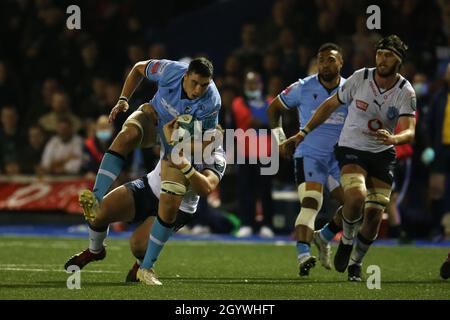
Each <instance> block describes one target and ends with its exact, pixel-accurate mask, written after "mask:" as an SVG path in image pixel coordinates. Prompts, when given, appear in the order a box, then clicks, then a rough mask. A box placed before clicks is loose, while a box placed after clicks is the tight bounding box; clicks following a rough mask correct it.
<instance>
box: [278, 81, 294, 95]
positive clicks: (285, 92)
mask: <svg viewBox="0 0 450 320" xmlns="http://www.w3.org/2000/svg"><path fill="white" fill-rule="evenodd" d="M296 84H298V81H297V82H294V83H293V84H291V85H290V86H289V87H287V88H286V89H284V90H283V92H282V93H283V94H284V95H288V94H289V92H290V91H291V90H292V88H294V86H295V85H296Z"/></svg>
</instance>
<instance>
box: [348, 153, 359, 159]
mask: <svg viewBox="0 0 450 320" xmlns="http://www.w3.org/2000/svg"><path fill="white" fill-rule="evenodd" d="M345 159H348V160H358V156H357V155H354V154H346V155H345Z"/></svg>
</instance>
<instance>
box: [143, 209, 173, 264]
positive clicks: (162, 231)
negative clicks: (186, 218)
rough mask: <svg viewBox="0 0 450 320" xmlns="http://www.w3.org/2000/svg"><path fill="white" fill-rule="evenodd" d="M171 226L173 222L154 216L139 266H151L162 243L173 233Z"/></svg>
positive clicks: (162, 245)
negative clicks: (169, 222)
mask: <svg viewBox="0 0 450 320" xmlns="http://www.w3.org/2000/svg"><path fill="white" fill-rule="evenodd" d="M173 226H174V223H172V224H168V223H165V222H164V221H162V220H161V218H160V217H159V216H157V217H156V220H155V222H154V223H153V226H152V230H151V232H150V239H149V241H148V245H147V251H146V252H145V257H144V261H143V262H142V264H141V268H144V269H151V268H153V265H154V264H155V262H156V260H157V259H158V256H159V254H160V252H161V250H162V249H163V247H164V244H165V243H166V242H167V240H169V238H170V236H171V235H172V233H173Z"/></svg>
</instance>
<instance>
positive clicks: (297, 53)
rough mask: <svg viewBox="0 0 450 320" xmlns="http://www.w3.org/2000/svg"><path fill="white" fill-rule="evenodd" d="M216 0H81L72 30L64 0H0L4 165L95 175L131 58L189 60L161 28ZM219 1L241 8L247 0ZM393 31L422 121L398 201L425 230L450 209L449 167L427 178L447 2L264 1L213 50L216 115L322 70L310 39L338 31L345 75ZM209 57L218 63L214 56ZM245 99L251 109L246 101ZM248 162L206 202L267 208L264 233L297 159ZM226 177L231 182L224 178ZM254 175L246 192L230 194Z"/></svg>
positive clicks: (138, 166) (442, 84)
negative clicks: (265, 11)
mask: <svg viewBox="0 0 450 320" xmlns="http://www.w3.org/2000/svg"><path fill="white" fill-rule="evenodd" d="M221 2H226V1H193V2H192V3H191V5H190V6H188V5H186V4H184V5H179V4H178V3H179V2H178V1H165V4H164V5H161V4H159V5H156V4H152V3H151V2H150V1H123V2H120V1H106V0H100V1H81V2H80V4H79V6H80V7H81V14H82V28H81V30H69V29H67V28H66V19H67V17H68V14H66V8H67V7H68V6H69V5H70V4H72V3H70V2H69V1H52V0H6V1H2V2H1V4H0V18H1V19H0V26H1V27H0V112H1V125H0V173H1V174H2V175H15V174H36V175H45V174H47V175H85V176H87V177H90V178H92V177H94V176H95V173H96V171H97V168H98V166H99V163H100V161H101V157H102V155H103V153H104V152H105V151H106V150H107V148H108V146H109V144H110V142H111V141H112V139H113V138H114V136H115V134H116V133H117V131H118V129H120V127H121V125H122V123H123V121H124V120H125V119H126V117H127V116H128V114H129V113H130V112H131V111H133V110H130V111H129V113H127V114H123V115H122V116H121V117H119V119H118V120H117V121H116V122H115V123H113V124H110V123H109V122H108V119H107V115H108V114H109V111H110V110H111V108H112V107H113V106H114V105H115V103H116V102H117V99H118V97H119V96H120V92H121V86H122V83H123V80H124V77H125V76H126V75H127V73H128V72H129V70H130V68H131V67H132V66H133V65H134V64H135V63H136V62H137V61H141V60H147V59H150V58H153V59H161V58H166V59H172V60H179V59H183V58H184V59H187V57H186V50H185V49H183V48H180V50H179V52H174V51H173V50H172V51H171V52H168V50H167V47H166V45H165V43H164V39H163V37H156V36H155V33H157V31H158V30H161V29H163V28H164V27H165V26H167V25H169V24H170V21H171V19H172V18H174V17H175V16H177V17H178V16H181V17H183V13H185V12H187V11H189V10H195V9H196V8H201V7H204V6H220V5H221ZM180 3H181V1H180ZM370 4H378V5H379V6H380V8H381V26H382V29H381V30H368V29H367V27H366V19H367V17H368V14H366V8H367V6H368V5H370ZM157 9H158V10H157ZM162 9H163V10H162ZM150 13H151V14H150ZM223 14H233V15H236V14H241V15H244V16H245V12H241V13H236V12H232V13H230V12H224V13H223ZM186 20H187V21H186V23H190V24H191V23H195V22H192V21H191V20H189V19H187V18H186ZM230 23H232V22H230ZM214 28H227V26H226V25H223V26H214ZM391 33H395V34H398V35H399V36H400V37H401V38H402V39H403V40H404V41H405V42H406V43H407V44H408V45H409V50H408V57H407V59H406V62H405V63H404V65H403V68H402V74H403V75H404V76H405V77H406V78H407V79H408V80H409V81H410V82H411V83H412V84H413V86H414V88H415V90H416V93H417V97H418V124H417V130H418V134H417V137H416V143H415V144H414V146H413V148H414V153H413V155H412V177H411V179H412V181H413V182H414V183H412V184H411V185H410V188H409V191H408V195H407V196H406V197H405V198H404V200H403V203H402V204H401V209H402V210H401V212H402V215H403V217H402V218H403V219H402V221H404V223H406V224H409V229H410V232H411V234H415V235H418V236H424V235H425V233H427V232H428V230H429V227H430V226H432V225H436V223H441V222H442V221H438V222H436V219H438V220H439V219H440V218H441V217H443V214H442V212H445V211H446V208H448V207H446V205H448V204H446V203H445V201H446V200H447V201H448V196H446V194H448V193H446V192H447V191H448V179H447V180H445V179H444V181H442V175H441V176H440V177H438V178H436V177H433V175H430V167H432V164H433V162H434V161H435V159H434V158H435V156H436V151H437V150H440V149H441V148H443V147H447V148H448V146H450V142H449V141H444V139H442V130H444V129H443V128H445V127H446V126H450V123H443V121H444V118H445V117H444V114H443V113H444V112H445V107H446V105H447V99H449V97H450V96H448V93H449V89H448V88H449V86H450V69H449V68H448V67H447V66H448V64H449V62H450V2H448V1H445V0H435V1H433V0H431V1H419V0H389V1H387V0H386V1H370V2H369V1H351V0H314V1H313V0H311V1H301V0H274V1H273V4H272V11H271V14H269V15H266V16H264V17H260V18H259V19H257V20H255V19H252V20H249V21H248V22H246V23H244V24H243V25H242V26H241V33H240V35H236V37H239V41H240V45H239V46H238V47H234V48H233V47H230V46H229V45H227V44H226V43H223V52H224V56H225V57H226V58H225V59H224V61H220V64H218V63H215V69H216V70H217V72H216V74H215V76H214V80H215V82H216V84H217V86H218V88H219V91H220V93H221V96H222V109H221V114H220V123H221V124H222V126H223V127H224V128H244V129H248V128H268V121H267V118H266V116H265V115H264V112H262V113H261V112H259V111H257V110H258V109H259V110H260V111H261V110H263V111H264V108H265V107H267V105H268V103H270V100H271V99H272V98H274V97H276V96H277V95H278V93H280V92H281V91H282V90H283V89H284V88H285V87H287V86H288V85H289V84H291V83H292V82H295V81H296V80H297V79H298V78H303V77H306V76H307V75H310V74H313V73H315V72H316V65H315V63H316V60H315V59H316V51H317V49H318V47H319V46H320V45H321V44H322V43H325V42H335V43H337V44H339V45H340V46H341V47H342V48H343V53H344V68H343V76H344V77H347V76H350V75H351V74H352V73H353V71H355V70H357V69H359V68H362V67H367V66H373V64H374V44H375V43H376V41H377V40H379V39H380V38H381V36H384V35H388V34H391ZM197 38H199V39H201V33H199V34H197V35H194V36H193V38H192V41H193V42H195V41H198V45H195V47H197V51H192V52H189V57H195V56H197V55H200V54H205V53H206V54H207V52H208V51H207V48H202V47H201V45H204V44H202V42H201V40H198V39H197ZM217 41H220V39H217ZM209 58H210V59H211V60H212V61H213V62H215V57H214V56H209ZM249 73H251V74H252V75H251V76H249ZM249 77H250V78H252V79H249ZM155 90H156V87H155V84H152V83H150V82H148V81H144V82H143V83H142V84H141V86H140V87H139V89H138V90H137V91H136V92H135V94H134V95H133V98H132V99H131V101H130V105H132V106H133V107H135V108H137V107H138V106H139V105H140V104H141V103H143V102H146V101H148V100H149V99H150V98H151V97H152V95H153V94H154V92H155ZM250 105H252V107H251V108H250V109H251V110H252V112H247V113H246V111H245V110H246V106H247V107H250ZM254 110H256V111H255V112H253V111H254ZM449 112H450V111H449ZM283 119H284V123H283V126H284V127H285V132H286V133H287V134H288V135H290V134H292V133H294V132H296V130H297V129H298V119H297V115H296V113H295V112H293V113H292V112H291V113H289V114H288V116H285V117H283ZM439 130H440V131H439ZM158 155H159V150H158V147H157V146H155V147H154V148H152V149H146V150H137V151H136V152H135V153H134V154H133V156H132V157H130V159H129V163H128V169H129V170H128V175H129V177H128V178H131V177H134V176H137V175H140V174H143V173H144V172H146V171H148V170H150V169H152V168H153V166H154V164H155V161H157V159H158ZM252 170H253V168H250V167H245V166H241V167H239V166H230V168H229V170H228V172H227V175H226V177H225V179H224V181H223V183H222V188H221V190H222V191H221V192H220V194H217V193H216V194H215V195H213V196H212V198H213V199H210V202H211V203H215V206H217V204H222V205H223V206H225V207H227V210H229V211H233V212H235V213H237V214H238V215H239V216H240V218H241V221H248V222H246V224H249V225H252V224H255V225H256V222H255V221H251V220H255V216H256V217H264V218H261V219H259V220H260V221H259V225H260V226H263V228H261V232H262V233H265V234H266V235H268V236H270V230H269V231H268V230H267V229H271V228H272V225H271V224H272V222H271V221H270V220H271V219H270V217H271V215H272V213H273V203H270V201H269V202H268V201H267V199H268V198H267V197H268V196H267V195H268V194H269V195H270V190H271V189H272V188H283V186H285V185H293V184H294V179H293V165H292V163H290V162H289V161H284V162H282V165H281V170H280V173H279V174H278V175H277V176H275V177H273V181H272V179H270V181H261V182H257V181H256V182H255V181H250V180H251V179H250V180H249V179H237V178H236V177H239V176H242V177H244V176H246V177H247V176H249V177H250V176H251V171H252ZM444 171H445V172H444V176H445V174H448V173H449V171H450V163H446V164H445V165H444ZM125 179H127V177H125ZM439 179H441V180H439ZM250 182H253V183H255V188H256V187H258V186H259V187H266V188H262V189H261V190H259V189H255V188H253V185H251V184H249V183H250ZM234 185H236V186H238V187H237V189H235V188H232V187H230V186H234ZM249 188H250V190H254V193H253V194H250V193H245V192H239V196H237V195H236V194H234V193H233V192H234V190H249ZM258 198H259V199H258ZM269 198H270V196H269ZM235 199H237V200H235ZM436 201H438V202H439V203H438V202H436ZM432 211H439V212H440V213H439V214H436V213H433V212H432ZM447 211H448V210H447ZM244 216H246V217H244ZM436 217H438V218H436ZM234 225H235V224H234ZM264 227H267V228H266V229H264ZM247 231H248V230H247ZM247 233H248V232H247Z"/></svg>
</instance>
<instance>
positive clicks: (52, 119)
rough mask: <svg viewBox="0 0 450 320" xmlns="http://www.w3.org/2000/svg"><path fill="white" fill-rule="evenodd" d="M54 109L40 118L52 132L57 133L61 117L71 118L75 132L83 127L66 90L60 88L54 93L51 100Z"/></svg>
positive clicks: (45, 127) (43, 125) (40, 121)
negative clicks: (73, 110) (71, 105)
mask: <svg viewBox="0 0 450 320" xmlns="http://www.w3.org/2000/svg"><path fill="white" fill-rule="evenodd" d="M51 108H52V111H51V112H49V113H47V114H45V115H43V116H42V117H41V118H39V124H40V125H41V126H42V127H43V128H44V130H46V131H47V132H50V133H55V132H56V131H57V129H58V126H59V119H60V118H61V117H66V118H69V119H70V122H71V126H72V128H73V130H75V132H78V130H80V128H81V121H80V119H79V118H78V117H77V116H76V115H74V114H73V113H72V111H71V109H70V100H69V96H68V95H67V93H66V92H64V91H61V90H58V91H56V92H54V93H53V95H52V101H51Z"/></svg>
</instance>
